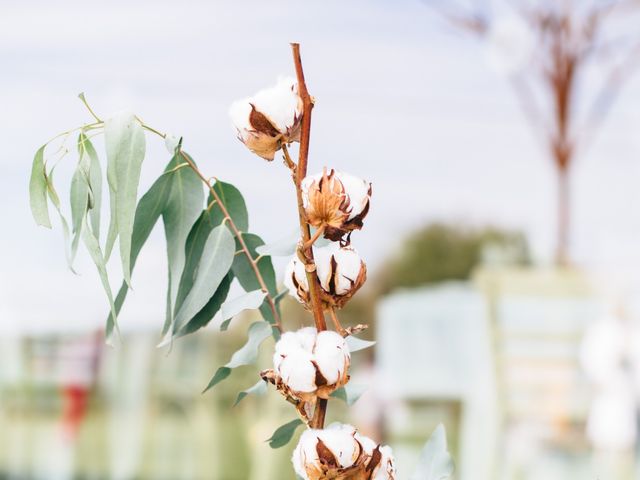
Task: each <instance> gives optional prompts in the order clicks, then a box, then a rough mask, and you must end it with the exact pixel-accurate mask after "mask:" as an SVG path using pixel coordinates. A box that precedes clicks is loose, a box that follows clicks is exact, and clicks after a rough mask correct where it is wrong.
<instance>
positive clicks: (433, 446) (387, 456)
mask: <svg viewBox="0 0 640 480" xmlns="http://www.w3.org/2000/svg"><path fill="white" fill-rule="evenodd" d="M292 51H293V59H294V66H295V72H296V76H295V78H293V77H281V78H279V79H278V80H277V82H276V84H275V85H273V86H271V87H268V88H265V89H263V90H261V91H259V92H258V93H256V94H254V95H252V96H248V97H246V98H243V99H241V100H238V101H236V102H234V103H233V104H232V105H231V107H230V109H229V115H230V119H231V124H232V127H233V130H234V131H235V133H236V135H237V137H238V139H239V140H240V141H241V142H242V144H244V146H246V148H247V149H248V150H249V151H250V152H251V153H252V154H255V155H256V156H258V157H260V158H262V159H264V160H267V161H270V162H271V161H273V160H274V159H275V158H276V155H281V156H282V159H283V164H284V167H285V172H288V175H285V178H286V177H287V176H289V177H290V178H291V179H292V182H293V185H294V187H295V191H296V197H295V198H292V205H295V206H296V207H297V210H298V218H299V222H298V223H299V225H298V227H299V237H298V238H297V239H296V243H295V245H294V246H293V248H291V249H289V248H285V249H283V248H282V246H281V245H277V244H272V245H265V242H264V241H263V240H262V238H261V237H260V236H258V235H257V234H255V233H253V232H252V231H251V229H250V227H249V214H248V212H247V208H246V205H245V201H244V198H243V196H242V194H241V192H240V191H239V190H238V189H237V188H236V187H235V186H233V185H232V184H231V183H228V182H225V181H222V180H219V179H215V180H211V179H212V178H214V177H210V176H208V175H205V174H204V173H203V172H202V171H201V170H200V169H199V167H198V165H197V163H196V161H195V160H194V159H193V158H192V157H191V156H190V155H189V154H188V153H187V152H186V151H185V150H184V148H183V145H184V142H183V139H182V138H181V137H177V136H175V135H172V134H169V133H164V132H162V131H161V130H160V129H157V128H154V127H151V126H149V125H148V124H146V123H145V122H144V121H143V120H142V119H141V118H140V117H139V116H137V115H135V114H133V113H128V112H121V113H119V114H117V115H113V116H110V117H108V118H105V119H103V118H102V116H100V115H98V114H97V113H96V112H95V111H94V110H93V109H92V108H91V107H90V105H89V104H88V102H87V101H86V99H85V97H84V95H82V94H81V95H80V99H81V100H82V101H83V103H84V104H85V106H86V107H87V110H88V112H89V114H90V115H91V117H92V120H91V121H89V122H87V123H85V124H83V125H81V126H80V127H77V128H75V129H71V130H68V131H66V132H63V133H62V134H60V135H58V136H56V137H54V139H53V140H50V141H49V142H47V143H45V144H44V145H43V146H42V147H41V148H39V149H38V151H37V152H36V155H35V157H34V160H33V167H32V173H31V180H30V185H29V190H30V202H31V210H32V213H33V216H34V218H35V220H36V222H37V223H38V224H39V225H42V226H45V227H48V228H51V225H52V222H51V218H50V212H49V208H50V206H53V209H54V211H55V212H56V213H57V215H58V217H59V219H60V223H61V226H62V231H63V234H64V237H65V245H66V256H67V260H68V263H69V265H70V267H71V268H73V267H72V265H73V262H74V258H75V256H76V253H77V251H78V248H79V245H80V244H83V245H84V247H85V248H86V250H87V252H88V253H89V255H90V257H91V258H92V260H93V261H94V263H95V265H96V268H97V271H98V276H99V279H100V282H101V284H102V286H103V288H104V290H105V293H106V296H107V300H108V304H109V312H108V313H107V315H106V327H105V333H106V335H105V336H106V341H107V342H108V343H110V344H116V343H117V340H118V338H119V327H118V315H119V314H120V311H121V309H122V308H123V304H124V301H125V300H126V297H127V294H128V292H129V290H130V289H131V288H132V285H133V284H134V279H133V271H134V267H135V265H136V260H137V258H138V256H139V254H140V252H141V250H142V248H143V247H144V246H145V243H146V241H147V239H148V238H149V235H150V233H151V231H152V230H153V228H154V226H155V225H156V224H157V223H159V222H160V221H162V224H163V227H164V233H165V239H166V249H167V263H168V272H167V275H168V291H167V294H166V297H165V298H164V299H163V300H162V301H163V302H166V315H165V319H164V323H163V325H162V328H161V331H160V333H161V334H160V338H161V340H160V342H159V345H160V346H163V345H167V344H170V343H171V342H173V341H177V340H178V339H179V338H180V337H182V336H184V335H187V334H191V333H194V332H196V331H197V330H199V329H201V328H203V327H205V326H207V325H209V324H211V325H212V326H214V327H218V328H219V329H220V330H221V331H224V330H226V329H227V328H228V326H229V323H230V322H231V321H232V319H233V317H235V316H236V315H238V314H239V313H240V312H242V311H244V310H250V309H256V310H258V311H259V313H260V315H261V317H262V319H261V320H259V321H256V322H254V323H252V324H251V325H250V326H249V327H248V331H247V341H246V343H245V344H244V345H243V346H242V347H241V348H240V349H239V350H238V351H236V352H235V353H234V354H233V355H232V356H231V358H230V359H229V361H228V362H227V363H226V364H225V365H223V366H220V367H219V368H218V369H217V370H216V371H215V373H214V374H213V376H212V378H211V380H210V382H209V383H208V385H207V386H206V388H205V391H207V390H209V389H211V388H213V387H215V386H216V385H218V384H219V383H221V382H223V381H224V380H225V379H226V378H227V377H229V376H230V375H231V374H232V373H233V370H234V369H235V368H237V367H240V366H244V365H251V364H255V363H256V362H257V359H258V351H259V348H260V346H261V345H262V344H263V342H264V341H265V340H266V339H267V338H269V337H273V338H274V340H275V346H274V349H273V352H272V355H271V358H272V365H270V366H271V368H267V369H263V370H261V371H256V377H257V378H256V380H257V383H256V384H255V385H253V386H251V387H249V388H247V389H246V390H244V391H242V392H240V393H239V394H238V397H237V400H236V403H238V402H240V401H242V400H243V399H244V398H245V397H247V396H248V395H251V394H258V393H262V394H264V393H265V391H266V390H267V389H268V388H269V386H271V387H270V388H271V389H273V390H274V393H275V394H280V395H282V397H283V399H284V400H285V401H287V402H289V403H291V404H292V414H293V415H296V417H297V418H295V419H294V420H292V421H290V422H288V423H286V424H285V425H282V426H281V427H279V428H278V429H277V430H276V431H275V432H274V434H273V436H272V437H271V439H270V440H269V443H270V445H271V446H272V447H274V448H278V447H281V446H283V445H285V444H287V443H288V442H289V441H290V440H291V438H292V437H293V436H294V434H295V432H296V430H297V428H298V427H300V426H304V427H305V431H304V432H303V433H302V434H301V436H300V438H299V441H298V443H297V446H296V447H295V449H294V451H293V455H292V470H293V471H294V472H295V474H296V475H297V477H298V478H302V479H305V480H321V479H345V480H346V479H354V480H358V479H360V480H393V479H397V478H400V477H398V476H397V473H396V465H395V460H394V456H393V451H392V449H391V448H390V447H389V446H386V445H381V444H379V443H377V442H375V441H374V440H372V439H370V438H368V437H366V436H364V435H361V434H360V433H359V432H358V430H357V428H356V427H354V426H351V425H346V424H341V423H335V424H332V425H329V426H327V427H325V417H326V412H327V408H328V405H329V402H330V401H333V400H336V399H346V400H347V402H348V403H349V404H351V403H353V402H354V401H355V400H356V399H357V395H356V394H355V393H354V391H350V387H351V386H350V385H349V380H350V367H351V358H352V355H353V354H355V353H357V351H358V350H361V349H362V348H366V347H369V346H371V345H373V343H374V342H369V341H365V340H362V339H359V338H358V337H357V336H356V335H357V334H358V333H360V332H361V331H362V330H364V329H365V328H366V325H354V326H349V327H346V328H345V327H344V326H343V325H342V324H341V323H340V320H339V318H338V312H339V310H340V309H341V308H342V307H344V305H346V303H347V302H349V300H350V299H351V298H352V297H353V296H354V295H355V294H356V293H357V292H358V290H359V289H360V288H361V287H362V285H363V284H364V283H365V281H366V272H367V269H366V264H365V261H364V260H363V259H362V258H361V257H360V255H359V254H358V252H357V250H356V248H355V247H354V245H352V235H353V234H354V233H355V232H357V231H358V230H361V229H364V227H365V220H366V217H367V214H368V212H369V208H370V202H371V195H372V187H371V183H369V182H368V181H366V180H364V179H361V178H359V177H356V176H353V175H350V174H348V173H345V172H342V171H340V170H338V169H336V168H335V167H334V166H326V167H324V168H323V169H322V170H321V171H319V172H317V173H314V174H308V173H307V167H308V159H309V138H310V129H311V113H312V109H313V107H314V103H315V101H314V99H313V98H312V97H311V96H310V94H309V92H308V90H307V86H306V83H305V79H304V73H303V68H302V63H301V59H300V51H299V45H298V44H292ZM96 136H102V137H103V139H104V146H105V158H106V162H105V163H106V165H104V167H105V168H104V169H103V163H102V161H101V158H100V155H99V154H98V149H96V148H95V147H94V145H93V141H94V138H95V137H96ZM74 137H75V139H76V141H75V144H76V150H77V156H76V157H75V159H76V163H75V171H74V173H73V175H72V178H71V179H70V183H69V199H68V200H69V201H68V204H69V207H68V209H69V210H70V213H71V216H70V220H68V219H67V215H66V214H65V210H66V209H67V208H66V206H63V202H62V199H61V198H60V196H59V195H58V193H57V189H56V186H55V185H54V177H53V172H54V169H55V166H56V165H57V163H58V162H61V161H68V160H69V158H70V157H72V155H70V151H71V149H70V148H69V147H68V143H69V141H70V139H72V138H74ZM148 137H150V138H156V137H157V138H159V139H160V140H162V141H164V144H165V146H166V148H167V149H168V151H169V153H170V159H169V161H168V163H167V164H166V166H165V168H164V171H163V173H162V174H161V175H160V176H159V177H158V178H157V179H156V181H155V182H154V183H153V184H152V185H151V187H150V188H149V190H147V191H146V192H145V193H144V194H143V195H142V196H139V191H138V189H139V180H140V177H141V173H142V167H143V163H144V160H145V152H146V143H147V140H148ZM57 143H61V144H62V146H59V148H57V149H56V144H57ZM295 144H298V148H297V150H298V152H297V159H296V160H294V158H293V157H294V156H293V155H292V153H291V152H290V149H291V148H293V146H294V145H295ZM147 163H148V162H147ZM274 168H276V167H274ZM56 182H57V177H56ZM56 184H57V183H56ZM103 190H105V191H106V192H108V197H106V196H105V197H104V198H103ZM103 210H105V211H106V212H108V216H107V218H103ZM103 223H104V226H106V227H107V228H106V229H105V228H103ZM116 244H117V247H118V248H117V249H116ZM283 250H284V251H292V252H294V254H293V256H292V258H291V259H290V262H289V264H288V266H287V268H286V269H285V272H284V275H283V278H282V283H283V284H284V288H285V290H284V291H282V292H281V291H279V289H278V282H277V280H276V273H275V270H274V267H273V263H272V260H271V256H272V255H276V254H278V253H282V251H283ZM113 252H117V256H118V257H119V264H120V267H121V274H122V281H121V284H120V287H119V289H118V291H117V293H115V291H114V289H113V288H112V282H111V279H110V276H109V272H108V270H107V262H108V261H109V259H110V257H111V255H112V254H113ZM110 271H111V269H110ZM111 273H112V272H111ZM234 281H237V283H238V284H239V285H240V286H241V287H242V289H244V293H243V294H241V295H240V296H237V297H235V298H228V297H229V292H230V290H231V288H230V287H231V284H232V282H234ZM114 293H115V294H114ZM287 294H288V295H289V296H291V297H293V298H294V299H295V300H296V301H297V302H299V303H300V304H302V305H303V307H304V308H305V309H306V310H307V311H308V312H309V314H310V316H311V317H312V321H310V322H309V323H310V324H309V325H308V326H305V327H303V328H301V329H299V330H297V331H284V328H283V322H282V318H281V310H280V301H281V300H282V298H284V297H285V296H286V295H287ZM327 317H328V318H329V320H330V321H329V322H327ZM214 318H215V319H217V321H212V320H213V319H214ZM425 452H426V453H424V452H423V457H424V458H422V459H421V460H420V462H419V467H418V470H417V471H416V473H415V474H414V475H413V476H412V477H411V480H443V479H446V478H448V477H449V476H450V475H451V473H452V470H453V467H452V462H451V457H450V455H449V454H448V452H447V450H446V439H445V437H444V430H443V429H442V428H439V429H437V430H436V432H434V435H433V436H432V437H431V439H430V441H429V442H428V443H427V446H426V447H425ZM425 455H426V457H425Z"/></svg>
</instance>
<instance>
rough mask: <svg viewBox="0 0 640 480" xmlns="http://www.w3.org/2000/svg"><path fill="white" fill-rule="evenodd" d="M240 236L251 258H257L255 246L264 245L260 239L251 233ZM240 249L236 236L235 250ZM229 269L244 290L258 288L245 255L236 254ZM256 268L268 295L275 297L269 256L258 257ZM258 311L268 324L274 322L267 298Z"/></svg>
mask: <svg viewBox="0 0 640 480" xmlns="http://www.w3.org/2000/svg"><path fill="white" fill-rule="evenodd" d="M242 238H243V239H244V242H245V244H246V245H247V248H248V249H249V253H250V254H251V256H252V258H254V259H255V258H257V257H258V254H257V253H256V248H258V247H259V246H261V245H264V242H263V241H262V239H261V238H260V237H259V236H257V235H254V234H252V233H244V234H242ZM240 249H241V245H240V242H239V241H238V239H237V238H236V250H240ZM231 269H232V271H233V273H234V275H235V276H236V278H237V279H238V281H239V282H240V285H241V286H242V288H244V290H245V291H247V292H249V291H252V290H259V289H260V288H261V287H260V283H259V282H258V279H257V278H256V275H255V272H254V271H253V268H252V266H251V262H250V261H249V259H248V258H247V256H246V255H241V254H239V255H236V257H235V259H234V260H233V266H232V267H231ZM258 270H259V271H260V274H261V275H262V278H263V279H264V282H265V284H266V286H267V289H268V290H269V295H271V297H272V298H273V297H276V296H277V295H278V289H277V285H276V274H275V270H274V269H273V263H272V262H271V257H268V256H267V257H262V258H260V260H259V261H258ZM276 308H277V307H276ZM260 313H261V314H262V316H263V317H264V319H265V320H266V321H267V322H269V323H270V324H274V323H276V319H275V318H274V316H273V312H272V311H271V307H270V306H269V303H268V301H267V299H265V300H264V302H262V305H261V306H260ZM275 333H276V332H275V330H274V334H275ZM276 336H277V335H276Z"/></svg>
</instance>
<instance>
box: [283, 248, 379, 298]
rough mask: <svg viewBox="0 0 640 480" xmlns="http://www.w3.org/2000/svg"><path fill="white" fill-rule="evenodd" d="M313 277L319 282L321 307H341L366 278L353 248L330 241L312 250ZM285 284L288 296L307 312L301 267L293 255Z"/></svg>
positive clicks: (306, 287) (303, 270) (308, 296)
mask: <svg viewBox="0 0 640 480" xmlns="http://www.w3.org/2000/svg"><path fill="white" fill-rule="evenodd" d="M313 256H314V262H315V265H316V275H317V277H318V281H319V282H320V286H321V287H322V288H321V291H320V297H321V300H322V302H323V306H324V307H325V308H326V307H338V308H342V307H343V306H344V304H345V303H346V302H347V301H348V300H349V299H350V298H351V297H352V296H353V295H354V294H355V293H356V291H358V289H359V288H360V287H361V286H362V285H363V284H364V282H365V281H366V278H367V268H366V265H365V264H364V262H363V261H362V259H361V258H360V256H359V255H358V253H357V252H356V251H355V249H353V248H352V247H341V246H340V244H339V242H332V243H330V244H328V245H326V246H324V247H314V248H313ZM284 284H285V286H286V287H287V289H288V290H289V293H290V294H291V295H292V296H293V297H295V298H296V300H298V301H299V302H300V303H302V304H304V305H305V306H306V307H307V308H308V309H309V308H310V306H309V301H310V295H309V284H308V282H307V276H306V271H305V268H304V265H303V264H302V262H301V261H300V259H299V258H298V257H297V256H294V257H293V258H292V259H291V261H290V262H289V264H288V265H287V268H286V270H285V277H284Z"/></svg>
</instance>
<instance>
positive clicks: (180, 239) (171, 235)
mask: <svg viewBox="0 0 640 480" xmlns="http://www.w3.org/2000/svg"><path fill="white" fill-rule="evenodd" d="M180 158H181V157H180V155H179V153H176V154H175V155H174V159H173V160H172V162H171V164H172V165H174V168H175V166H177V165H179V162H180ZM167 176H168V177H169V179H170V182H171V189H170V193H169V197H168V198H167V203H166V206H165V208H164V210H163V212H162V221H163V223H164V233H165V238H166V241H167V260H168V262H167V263H168V268H169V282H168V285H169V292H168V299H167V318H166V320H165V328H164V329H163V330H164V331H165V332H166V331H167V330H168V327H169V325H171V324H172V322H173V305H175V303H176V297H177V295H178V287H179V285H180V277H181V276H182V271H183V269H184V265H185V243H186V241H187V236H188V235H189V232H190V231H191V227H192V226H193V224H194V223H195V221H196V220H197V218H198V216H199V214H200V211H201V210H202V202H203V201H204V193H203V191H202V183H201V180H200V178H199V177H198V175H197V174H196V173H195V172H194V171H193V170H192V169H191V168H175V169H174V170H173V171H171V173H168V174H167Z"/></svg>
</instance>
